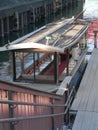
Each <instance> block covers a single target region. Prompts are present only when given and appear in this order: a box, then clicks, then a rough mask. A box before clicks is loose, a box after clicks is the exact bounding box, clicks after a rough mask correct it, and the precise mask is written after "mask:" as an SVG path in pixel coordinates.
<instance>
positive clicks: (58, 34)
mask: <svg viewBox="0 0 98 130" xmlns="http://www.w3.org/2000/svg"><path fill="white" fill-rule="evenodd" d="M87 29H88V23H87V22H86V21H85V20H79V19H78V20H75V19H74V18H71V19H61V20H59V21H56V22H53V23H49V24H47V25H45V26H43V27H41V28H39V29H37V30H36V31H34V32H31V33H30V34H27V35H26V36H23V37H22V38H19V39H17V40H15V41H13V42H11V43H9V44H7V45H5V46H3V47H1V48H0V51H10V50H27V49H28V50H30V49H33V50H34V51H48V52H64V51H65V50H66V49H67V48H69V47H71V46H73V45H74V44H76V43H77V42H78V41H79V40H80V38H81V37H82V36H83V35H84V34H85V32H86V31H87Z"/></svg>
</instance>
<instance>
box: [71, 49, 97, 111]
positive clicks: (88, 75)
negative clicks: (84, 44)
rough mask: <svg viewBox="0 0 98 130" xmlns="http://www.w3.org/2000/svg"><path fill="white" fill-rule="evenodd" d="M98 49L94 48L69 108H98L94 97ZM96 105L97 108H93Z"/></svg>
mask: <svg viewBox="0 0 98 130" xmlns="http://www.w3.org/2000/svg"><path fill="white" fill-rule="evenodd" d="M97 57H98V50H97V49H95V50H94V52H93V54H92V56H91V59H90V61H89V63H88V66H87V69H86V71H85V74H84V76H83V79H82V81H81V84H80V87H79V90H78V92H77V95H76V97H75V99H74V102H73V104H72V106H71V110H88V111H94V110H96V111H97V110H98V103H97V100H96V98H97V97H98V96H97V91H98V87H97V84H98V79H97V77H98V70H97V68H98V58H97ZM95 107H97V108H95Z"/></svg>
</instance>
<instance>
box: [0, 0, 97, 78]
mask: <svg viewBox="0 0 98 130" xmlns="http://www.w3.org/2000/svg"><path fill="white" fill-rule="evenodd" d="M83 1H84V0H83ZM97 5H98V1H97V0H85V2H84V3H83V2H82V0H79V1H78V2H77V5H76V4H75V5H73V6H70V7H68V8H65V9H63V10H62V11H61V10H60V11H59V12H58V13H56V14H53V15H51V16H50V17H49V18H48V19H42V20H41V21H40V22H39V23H36V24H35V25H29V26H28V27H26V28H24V29H23V30H21V31H19V32H14V33H13V34H11V35H9V36H7V37H6V38H3V39H2V40H1V42H0V46H3V45H4V44H6V43H8V42H9V41H10V42H11V41H13V40H15V39H17V38H19V37H21V36H23V35H26V34H28V33H30V32H32V31H34V30H36V29H38V28H39V27H41V26H43V25H45V24H47V23H49V22H52V21H56V20H58V19H60V18H62V17H65V18H70V17H72V16H77V14H78V13H79V12H81V11H82V10H83V9H86V11H85V12H84V14H83V18H84V19H97V18H98V15H97V14H98V8H97ZM88 41H89V40H88ZM9 64H10V62H9V52H3V53H0V78H3V79H4V78H5V75H6V73H10V72H8V71H9V70H10V68H9ZM6 68H7V69H6ZM2 75H3V76H2ZM7 79H8V80H9V77H7Z"/></svg>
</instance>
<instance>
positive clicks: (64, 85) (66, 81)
mask: <svg viewBox="0 0 98 130" xmlns="http://www.w3.org/2000/svg"><path fill="white" fill-rule="evenodd" d="M71 79H72V77H71V76H67V77H66V78H65V79H64V81H63V82H62V83H61V85H60V87H59V89H58V91H57V92H56V94H57V95H63V94H64V92H65V91H67V90H68V88H67V87H68V84H69V83H70V81H71Z"/></svg>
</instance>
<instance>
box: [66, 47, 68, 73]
mask: <svg viewBox="0 0 98 130" xmlns="http://www.w3.org/2000/svg"><path fill="white" fill-rule="evenodd" d="M66 61H67V70H66V71H67V72H66V74H67V75H69V50H68V49H67V58H66Z"/></svg>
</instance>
